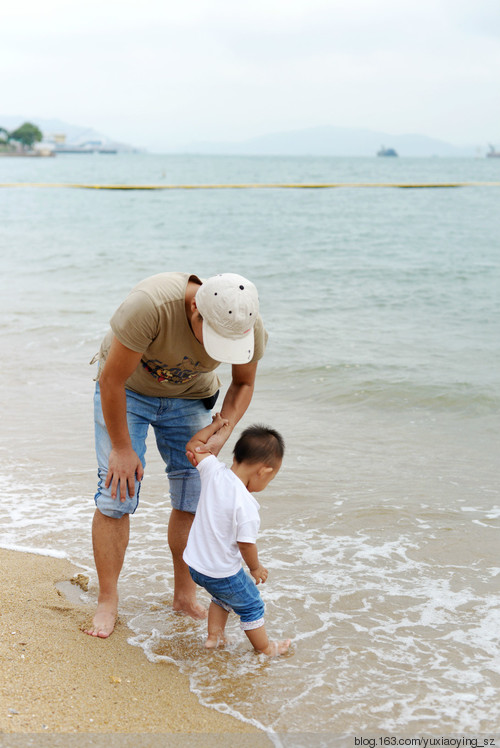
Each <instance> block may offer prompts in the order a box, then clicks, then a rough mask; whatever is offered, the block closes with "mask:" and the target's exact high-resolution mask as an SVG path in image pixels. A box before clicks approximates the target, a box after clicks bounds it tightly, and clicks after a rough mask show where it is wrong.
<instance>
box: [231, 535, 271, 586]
mask: <svg viewBox="0 0 500 748" xmlns="http://www.w3.org/2000/svg"><path fill="white" fill-rule="evenodd" d="M238 548H239V549H240V553H241V555H242V556H243V560H244V562H245V563H246V565H247V566H248V569H249V571H250V574H251V575H252V577H253V578H254V579H255V584H259V582H262V583H264V582H265V581H266V579H267V569H265V568H264V567H263V566H261V564H260V561H259V554H258V552H257V545H256V544H255V543H238Z"/></svg>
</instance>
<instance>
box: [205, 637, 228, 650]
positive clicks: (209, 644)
mask: <svg viewBox="0 0 500 748" xmlns="http://www.w3.org/2000/svg"><path fill="white" fill-rule="evenodd" d="M225 645H226V637H225V636H224V634H217V635H215V636H207V640H206V642H205V647H206V648H207V649H217V648H218V647H224V646H225Z"/></svg>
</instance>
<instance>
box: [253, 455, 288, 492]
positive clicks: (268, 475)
mask: <svg viewBox="0 0 500 748" xmlns="http://www.w3.org/2000/svg"><path fill="white" fill-rule="evenodd" d="M262 467H263V468H264V470H262V469H260V470H258V471H257V472H256V473H255V475H252V477H251V478H250V482H249V484H248V490H249V491H250V493H252V492H254V491H255V492H257V491H263V490H264V489H265V487H266V486H267V485H269V483H270V482H271V481H272V480H273V479H274V478H275V477H276V475H277V474H278V471H279V469H280V467H281V462H279V463H278V464H277V465H275V466H274V467H272V468H271V467H270V466H268V467H267V469H266V466H265V465H263V466H262Z"/></svg>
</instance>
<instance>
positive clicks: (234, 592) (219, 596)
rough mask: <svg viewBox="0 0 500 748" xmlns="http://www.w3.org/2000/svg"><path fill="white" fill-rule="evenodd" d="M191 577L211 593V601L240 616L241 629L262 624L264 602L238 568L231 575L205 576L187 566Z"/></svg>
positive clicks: (253, 583)
mask: <svg viewBox="0 0 500 748" xmlns="http://www.w3.org/2000/svg"><path fill="white" fill-rule="evenodd" d="M189 573H190V574H191V578H192V579H193V581H194V582H196V584H198V585H199V586H200V587H203V589H205V590H206V591H207V592H209V593H210V594H211V595H212V602H213V603H215V604H216V605H220V607H221V608H224V610H227V611H231V610H234V612H235V613H236V614H237V615H239V617H240V626H241V628H242V629H243V631H248V630H249V629H257V628H260V626H263V625H264V603H263V602H262V598H261V596H260V592H259V590H258V589H257V585H256V584H255V582H254V581H253V579H252V578H251V577H249V576H248V574H246V573H245V572H244V571H243V569H240V570H239V572H238V573H237V574H234V576H232V577H223V578H222V579H216V578H215V577H207V576H205V574H201V573H200V572H199V571H196V569H193V568H191V566H190V567H189Z"/></svg>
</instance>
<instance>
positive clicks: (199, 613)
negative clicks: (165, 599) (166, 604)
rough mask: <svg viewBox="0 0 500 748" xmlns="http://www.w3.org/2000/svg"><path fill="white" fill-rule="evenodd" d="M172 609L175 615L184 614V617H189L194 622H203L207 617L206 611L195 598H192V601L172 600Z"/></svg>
mask: <svg viewBox="0 0 500 748" xmlns="http://www.w3.org/2000/svg"><path fill="white" fill-rule="evenodd" d="M172 607H173V609H174V610H175V612H176V613H184V615H186V616H190V617H191V618H194V619H195V620H196V621H203V619H204V618H206V617H207V615H208V611H207V609H206V608H204V607H203V605H200V603H199V602H198V601H197V600H196V598H194V600H192V599H186V600H181V599H177V600H175V599H174V602H173V605H172Z"/></svg>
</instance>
